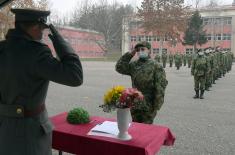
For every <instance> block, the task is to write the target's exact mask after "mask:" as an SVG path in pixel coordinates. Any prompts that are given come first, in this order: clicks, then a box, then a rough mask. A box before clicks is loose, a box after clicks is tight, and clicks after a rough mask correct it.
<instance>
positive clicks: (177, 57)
mask: <svg viewBox="0 0 235 155" xmlns="http://www.w3.org/2000/svg"><path fill="white" fill-rule="evenodd" d="M174 59H175V67H176V68H177V70H179V69H180V66H181V65H182V56H181V55H180V54H179V53H178V52H177V53H176V55H175V58H174Z"/></svg>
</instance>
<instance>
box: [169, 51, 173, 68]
mask: <svg viewBox="0 0 235 155" xmlns="http://www.w3.org/2000/svg"><path fill="white" fill-rule="evenodd" d="M173 60H174V56H173V54H172V53H170V55H169V62H170V67H172V64H173Z"/></svg>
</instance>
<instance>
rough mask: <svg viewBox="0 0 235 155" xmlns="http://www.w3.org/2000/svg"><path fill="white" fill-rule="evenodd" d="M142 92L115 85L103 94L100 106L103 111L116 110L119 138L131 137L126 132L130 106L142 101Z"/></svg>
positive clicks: (128, 138) (126, 138) (127, 138)
mask: <svg viewBox="0 0 235 155" xmlns="http://www.w3.org/2000/svg"><path fill="white" fill-rule="evenodd" d="M143 99H144V96H143V94H142V93H141V92H140V91H138V90H137V89H136V88H126V89H125V88H124V87H123V86H116V87H113V88H111V89H110V90H108V91H107V93H106V94H105V95H104V104H103V105H101V106H100V107H101V108H103V111H104V112H111V111H112V110H115V109H118V110H117V125H118V129H119V134H118V135H117V138H119V139H120V140H130V139H131V138H132V137H131V135H129V134H128V128H129V123H130V108H132V107H134V106H135V105H138V103H140V102H141V101H143Z"/></svg>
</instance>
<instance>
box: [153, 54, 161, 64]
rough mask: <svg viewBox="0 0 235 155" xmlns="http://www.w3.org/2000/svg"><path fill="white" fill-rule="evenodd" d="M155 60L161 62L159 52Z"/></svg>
mask: <svg viewBox="0 0 235 155" xmlns="http://www.w3.org/2000/svg"><path fill="white" fill-rule="evenodd" d="M154 59H155V61H157V62H158V63H160V62H161V56H160V55H159V54H158V53H157V54H156V55H155V57H154Z"/></svg>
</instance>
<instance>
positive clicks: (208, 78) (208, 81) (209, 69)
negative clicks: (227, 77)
mask: <svg viewBox="0 0 235 155" xmlns="http://www.w3.org/2000/svg"><path fill="white" fill-rule="evenodd" d="M205 58H206V63H207V74H206V84H205V89H206V90H207V91H209V88H210V87H211V84H212V66H211V64H212V62H211V61H212V58H211V56H210V54H209V53H207V52H206V55H205Z"/></svg>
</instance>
